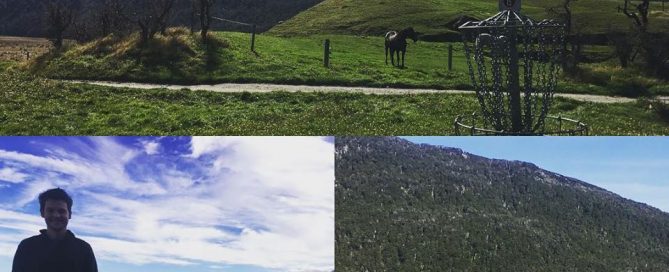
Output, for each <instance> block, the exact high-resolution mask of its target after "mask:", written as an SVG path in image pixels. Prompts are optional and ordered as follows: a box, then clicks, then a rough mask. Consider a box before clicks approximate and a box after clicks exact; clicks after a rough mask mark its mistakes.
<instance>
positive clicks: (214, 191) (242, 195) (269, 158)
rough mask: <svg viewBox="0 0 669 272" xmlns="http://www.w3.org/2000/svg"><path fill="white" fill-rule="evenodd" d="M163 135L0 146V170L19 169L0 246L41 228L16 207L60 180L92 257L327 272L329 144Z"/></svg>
mask: <svg viewBox="0 0 669 272" xmlns="http://www.w3.org/2000/svg"><path fill="white" fill-rule="evenodd" d="M172 140H173V139H170V138H161V139H136V140H135V141H134V143H131V144H127V143H121V142H128V141H129V140H128V139H127V138H124V139H123V141H119V140H118V139H115V138H86V139H79V140H77V141H75V142H76V143H71V144H68V145H67V146H49V145H46V146H47V148H45V150H44V151H45V152H44V154H41V155H35V154H30V153H28V152H20V151H15V150H10V149H6V150H2V149H0V163H5V164H11V165H12V168H11V169H12V170H11V171H12V172H11V173H10V172H9V171H7V173H9V174H11V175H16V174H15V173H22V174H23V175H24V176H20V178H16V177H14V178H13V180H21V182H20V183H12V184H11V185H12V186H10V187H9V188H6V189H2V188H0V190H2V191H0V192H3V194H8V195H7V197H3V200H0V205H2V206H0V207H7V208H6V209H5V210H1V209H0V212H5V213H0V223H1V224H3V225H0V227H4V228H7V229H10V230H13V231H12V232H11V233H13V234H11V235H10V234H8V233H10V232H3V231H1V230H0V235H2V236H0V247H3V246H4V247H7V246H8V245H9V244H12V245H13V247H14V248H13V249H12V250H10V251H5V250H2V251H0V252H12V253H13V250H14V249H15V246H16V244H17V243H18V241H20V239H19V238H21V239H22V238H25V236H23V235H26V234H27V233H35V232H36V230H37V229H38V228H39V227H42V228H43V226H42V225H43V223H41V220H35V219H41V218H39V216H38V215H36V214H37V211H34V213H32V215H27V214H25V213H23V210H25V209H26V207H27V206H28V205H29V204H30V203H34V201H35V198H36V195H37V194H39V193H40V192H42V191H44V190H45V189H47V188H50V187H54V186H60V187H63V188H65V189H66V190H68V191H70V192H72V193H73V194H74V195H75V206H74V214H73V218H72V220H71V221H70V222H71V223H70V227H71V229H73V230H74V231H75V232H76V233H77V234H78V235H79V236H80V237H83V238H84V239H85V240H87V241H88V242H89V243H91V244H92V245H93V247H94V250H95V251H96V255H98V256H99V257H98V258H102V259H106V260H110V261H116V262H123V263H131V264H152V263H156V264H170V265H180V266H188V265H191V264H209V265H210V266H212V265H213V266H227V265H252V266H259V267H265V268H268V269H280V270H285V271H329V270H332V269H333V268H334V157H333V154H334V145H333V144H332V143H331V142H328V141H326V139H323V138H316V137H276V138H270V137H195V138H192V139H189V140H187V141H185V142H180V143H176V144H175V143H172ZM184 146H185V147H186V148H183V147H184ZM75 147H76V148H75ZM170 149H172V151H174V150H180V151H181V152H169V151H170ZM168 154H173V155H168ZM0 165H2V164H0ZM9 174H8V176H9ZM5 192H14V193H5ZM8 212H11V214H9V213H8ZM10 215H12V216H10ZM17 216H26V217H21V218H23V221H21V220H19V218H17ZM26 218H30V220H32V221H26V220H27V219H26ZM26 222H31V223H26ZM16 239H19V240H16ZM3 241H5V242H3ZM3 243H4V244H3ZM0 254H2V253H0Z"/></svg>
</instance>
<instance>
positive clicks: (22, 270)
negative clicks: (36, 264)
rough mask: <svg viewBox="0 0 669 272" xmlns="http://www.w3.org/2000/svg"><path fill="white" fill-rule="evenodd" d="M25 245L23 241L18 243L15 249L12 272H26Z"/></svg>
mask: <svg viewBox="0 0 669 272" xmlns="http://www.w3.org/2000/svg"><path fill="white" fill-rule="evenodd" d="M25 259H26V256H25V244H24V242H23V241H21V243H19V246H18V248H16V253H15V254H14V262H13V263H12V272H26V267H25V263H26V262H25Z"/></svg>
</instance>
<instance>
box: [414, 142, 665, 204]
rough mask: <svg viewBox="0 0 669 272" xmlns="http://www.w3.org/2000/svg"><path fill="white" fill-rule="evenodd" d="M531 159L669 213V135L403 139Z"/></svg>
mask: <svg viewBox="0 0 669 272" xmlns="http://www.w3.org/2000/svg"><path fill="white" fill-rule="evenodd" d="M403 138H405V139H407V140H410V141H412V142H416V143H428V144H433V145H441V146H449V147H456V148H460V149H462V150H464V151H465V152H468V153H472V154H476V155H480V156H484V157H488V158H496V159H506V160H519V161H527V162H531V163H534V164H536V165H537V166H539V167H541V168H544V169H546V170H549V171H553V172H556V173H559V174H562V175H565V176H570V177H573V178H577V179H580V180H582V181H585V182H588V183H590V184H593V185H596V186H599V187H601V188H604V189H607V190H609V191H611V192H614V193H616V194H618V195H620V196H623V197H625V198H628V199H632V200H634V201H637V202H642V203H646V204H648V205H651V206H654V207H656V208H659V209H661V210H663V211H665V212H669V197H668V196H669V137H403Z"/></svg>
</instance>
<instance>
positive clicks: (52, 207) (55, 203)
mask: <svg viewBox="0 0 669 272" xmlns="http://www.w3.org/2000/svg"><path fill="white" fill-rule="evenodd" d="M39 207H40V208H39V209H40V214H41V215H42V217H43V218H44V222H45V223H46V230H40V233H41V234H40V235H36V236H33V237H30V238H28V239H25V240H23V241H21V243H20V244H19V247H18V249H17V250H16V254H15V255H14V264H13V267H12V272H97V271H98V267H97V263H96V262H95V255H93V249H92V248H91V246H90V245H89V244H88V243H86V242H85V241H84V240H81V239H79V238H76V237H74V234H73V233H72V232H71V231H69V230H68V229H67V223H68V222H69V220H70V219H71V218H72V198H70V196H69V195H68V194H67V192H65V190H63V189H60V188H56V189H50V190H47V191H45V192H43V193H41V194H40V195H39Z"/></svg>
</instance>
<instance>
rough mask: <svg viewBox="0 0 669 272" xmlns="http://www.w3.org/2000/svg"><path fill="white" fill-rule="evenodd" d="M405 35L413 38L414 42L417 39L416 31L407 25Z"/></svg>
mask: <svg viewBox="0 0 669 272" xmlns="http://www.w3.org/2000/svg"><path fill="white" fill-rule="evenodd" d="M404 33H406V37H407V38H410V39H412V40H413V42H414V43H416V42H417V41H418V32H416V31H414V30H413V27H408V28H407V29H405V31H404Z"/></svg>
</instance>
